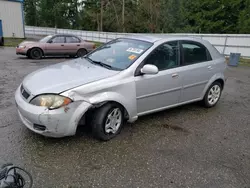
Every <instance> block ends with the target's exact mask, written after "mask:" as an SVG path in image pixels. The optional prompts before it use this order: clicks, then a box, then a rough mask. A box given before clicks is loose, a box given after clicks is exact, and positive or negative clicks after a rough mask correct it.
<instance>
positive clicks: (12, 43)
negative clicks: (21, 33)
mask: <svg viewBox="0 0 250 188" xmlns="http://www.w3.org/2000/svg"><path fill="white" fill-rule="evenodd" d="M24 40H25V39H21V38H4V46H7V47H16V46H17V45H18V44H20V43H21V42H22V41H24Z"/></svg>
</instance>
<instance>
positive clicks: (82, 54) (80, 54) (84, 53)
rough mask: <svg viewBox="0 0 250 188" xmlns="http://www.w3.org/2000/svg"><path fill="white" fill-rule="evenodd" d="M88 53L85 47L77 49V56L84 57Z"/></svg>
mask: <svg viewBox="0 0 250 188" xmlns="http://www.w3.org/2000/svg"><path fill="white" fill-rule="evenodd" d="M87 53H88V52H87V50H85V49H83V48H82V49H79V50H78V51H77V53H76V56H77V57H83V56H85V55H86V54H87Z"/></svg>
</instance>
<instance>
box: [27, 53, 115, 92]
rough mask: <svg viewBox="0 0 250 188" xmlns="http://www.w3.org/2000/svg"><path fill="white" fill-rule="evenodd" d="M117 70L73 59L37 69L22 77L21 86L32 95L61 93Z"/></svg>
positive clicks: (105, 76) (108, 75) (109, 74)
mask: <svg viewBox="0 0 250 188" xmlns="http://www.w3.org/2000/svg"><path fill="white" fill-rule="evenodd" d="M118 73H119V71H114V70H109V69H106V68H104V67H101V66H99V65H95V64H92V63H90V62H89V61H87V60H86V59H81V58H78V59H75V60H71V61H67V62H64V63H58V64H55V65H51V66H49V67H46V68H43V69H40V70H37V71H35V72H33V73H31V74H29V75H28V76H27V77H25V78H24V81H23V86H24V88H25V89H27V90H28V91H29V92H31V94H32V95H39V94H43V93H61V92H64V91H66V90H69V89H72V88H74V87H77V86H81V85H84V84H87V83H90V82H94V81H97V80H100V79H104V78H107V77H110V76H113V75H115V74H118Z"/></svg>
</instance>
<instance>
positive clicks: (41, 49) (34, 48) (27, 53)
mask: <svg viewBox="0 0 250 188" xmlns="http://www.w3.org/2000/svg"><path fill="white" fill-rule="evenodd" d="M35 48H37V49H39V50H41V52H42V55H43V56H44V52H43V50H42V48H39V47H33V48H30V49H29V50H28V52H27V55H29V54H30V51H31V50H33V49H35Z"/></svg>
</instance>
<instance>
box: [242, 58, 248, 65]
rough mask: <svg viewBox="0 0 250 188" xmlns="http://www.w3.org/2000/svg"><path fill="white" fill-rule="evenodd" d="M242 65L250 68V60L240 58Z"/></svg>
mask: <svg viewBox="0 0 250 188" xmlns="http://www.w3.org/2000/svg"><path fill="white" fill-rule="evenodd" d="M240 65H246V66H250V59H247V58H240Z"/></svg>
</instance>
